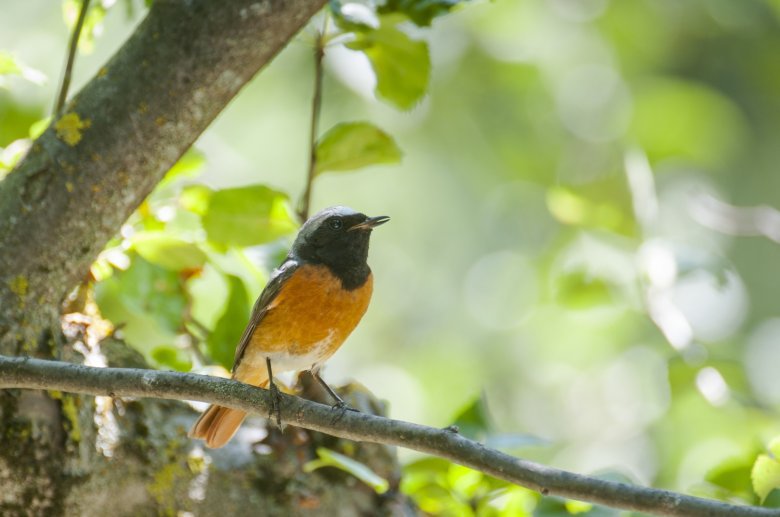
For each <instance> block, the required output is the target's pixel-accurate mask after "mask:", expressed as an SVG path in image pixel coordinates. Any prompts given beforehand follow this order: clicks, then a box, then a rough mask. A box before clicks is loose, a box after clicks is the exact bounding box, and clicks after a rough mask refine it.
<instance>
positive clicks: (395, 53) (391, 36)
mask: <svg viewBox="0 0 780 517" xmlns="http://www.w3.org/2000/svg"><path fill="white" fill-rule="evenodd" d="M355 36H356V38H355V40H354V41H352V42H350V43H348V44H347V47H348V48H351V49H352V50H360V51H362V52H363V53H364V54H365V55H366V56H367V57H368V59H369V61H370V62H371V67H372V68H373V69H374V73H375V74H376V81H377V84H376V94H377V96H378V97H380V98H382V99H384V100H386V101H387V102H389V103H391V104H393V105H395V106H396V107H398V108H400V109H404V110H406V109H411V108H412V107H414V106H415V104H417V103H418V102H419V101H420V99H422V98H423V96H424V95H425V92H426V91H427V89H428V80H429V77H430V73H431V59H430V56H429V54H428V44H427V43H426V42H424V41H416V40H413V39H411V38H410V37H409V36H407V35H406V33H404V32H402V31H400V30H398V29H397V28H395V27H393V26H391V25H389V24H383V25H382V26H380V27H379V28H378V29H370V30H364V31H358V32H356V33H355Z"/></svg>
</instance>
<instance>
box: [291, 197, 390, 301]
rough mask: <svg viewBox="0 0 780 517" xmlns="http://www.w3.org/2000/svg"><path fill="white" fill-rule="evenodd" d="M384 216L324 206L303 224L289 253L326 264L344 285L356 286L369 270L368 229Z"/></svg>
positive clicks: (381, 221) (349, 287)
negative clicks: (367, 261)
mask: <svg viewBox="0 0 780 517" xmlns="http://www.w3.org/2000/svg"><path fill="white" fill-rule="evenodd" d="M388 220H389V217H383V216H382V217H368V216H366V215H365V214H361V213H360V212H355V211H354V210H352V209H350V208H346V207H333V208H326V209H325V210H323V211H322V212H319V213H318V214H316V215H314V216H313V217H312V218H311V219H309V220H308V221H306V224H304V225H303V228H301V231H300V232H299V233H298V237H297V238H296V239H295V243H294V244H293V249H292V252H293V255H294V256H296V257H298V258H301V259H303V260H305V261H307V262H310V263H315V264H324V265H326V266H328V267H329V268H330V269H331V271H333V273H334V274H336V275H337V276H338V277H339V278H341V280H342V283H343V284H344V286H345V287H346V288H348V289H352V288H355V287H359V286H360V285H363V283H364V282H365V281H366V278H368V275H369V274H370V272H371V270H370V269H369V267H368V264H367V263H366V259H367V258H368V241H369V238H370V237H371V230H372V229H373V228H375V227H377V226H379V225H380V224H383V223H385V222H387V221H388Z"/></svg>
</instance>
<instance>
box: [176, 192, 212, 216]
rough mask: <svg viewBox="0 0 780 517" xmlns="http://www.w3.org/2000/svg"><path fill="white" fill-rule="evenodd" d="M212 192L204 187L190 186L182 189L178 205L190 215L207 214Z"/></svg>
mask: <svg viewBox="0 0 780 517" xmlns="http://www.w3.org/2000/svg"><path fill="white" fill-rule="evenodd" d="M212 193H213V191H212V190H211V189H210V188H208V187H206V186H204V185H190V186H188V187H185V188H184V189H182V191H181V194H180V195H179V205H181V206H182V207H183V208H185V209H186V210H189V211H190V212H192V213H195V214H198V215H203V214H205V213H206V212H208V209H209V200H210V199H211V194H212Z"/></svg>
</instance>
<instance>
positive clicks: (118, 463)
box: [0, 0, 403, 515]
mask: <svg viewBox="0 0 780 517" xmlns="http://www.w3.org/2000/svg"><path fill="white" fill-rule="evenodd" d="M324 2H325V0H265V1H258V0H232V1H230V2H214V1H211V0H190V1H186V2H185V1H181V0H156V1H155V2H154V4H153V6H152V8H151V9H150V11H149V14H148V16H147V17H146V19H145V20H144V21H143V22H142V23H141V24H140V25H139V27H138V28H137V30H136V31H135V33H134V34H133V35H132V37H131V38H130V39H129V40H128V41H127V42H126V43H125V44H124V45H123V46H122V48H121V49H120V50H119V51H118V52H117V54H116V55H115V56H114V57H113V58H112V59H111V60H110V61H109V62H108V63H107V64H106V65H105V66H104V67H102V68H101V69H100V71H99V72H98V73H97V75H96V76H95V77H94V78H93V79H92V80H91V81H90V82H89V83H88V84H87V85H86V86H85V87H84V89H83V90H82V91H81V92H79V93H78V94H77V95H76V96H75V97H74V98H73V99H72V100H71V101H70V102H69V103H68V104H66V106H65V107H64V109H63V110H62V113H60V114H59V116H58V117H55V119H54V120H53V122H52V124H51V126H50V127H49V128H48V129H47V130H46V132H45V133H44V134H43V135H42V136H41V137H40V138H38V139H37V140H36V141H35V142H34V144H33V146H32V149H31V150H30V152H29V153H28V155H27V156H26V157H25V158H24V159H23V161H22V162H21V163H20V164H19V165H18V167H17V168H16V169H15V170H14V171H13V172H11V173H10V174H9V175H8V176H7V177H6V178H5V179H4V180H3V181H0V354H4V355H19V354H24V355H37V356H42V357H61V358H63V359H65V360H68V359H69V358H71V359H74V358H76V357H80V356H79V355H78V354H75V353H74V352H73V351H72V349H71V347H70V346H68V345H66V344H63V342H64V339H63V337H62V332H61V324H60V311H61V305H62V302H63V300H64V299H65V297H66V295H67V294H68V292H69V291H70V290H71V289H72V288H73V287H74V286H75V285H77V284H78V283H79V282H80V281H81V280H82V279H84V278H85V276H86V274H87V272H88V268H89V265H90V264H91V262H92V261H93V260H94V259H95V257H96V256H97V254H98V253H99V252H100V250H101V249H103V247H104V246H105V244H106V242H107V241H108V240H109V239H110V238H111V237H112V236H113V235H115V234H116V233H117V232H118V230H119V228H120V226H121V224H122V223H123V222H124V221H125V220H126V219H127V217H128V216H129V215H130V214H131V213H132V212H133V210H135V209H136V208H137V207H138V205H139V204H140V203H141V202H142V201H143V199H144V198H145V197H146V196H147V195H148V194H149V193H150V192H151V190H152V189H153V188H154V186H155V185H156V184H157V183H158V182H159V181H160V179H161V178H162V176H163V174H164V173H165V172H166V171H167V170H168V169H169V168H170V167H171V165H173V164H174V163H175V162H176V161H177V160H178V158H179V157H180V156H181V155H182V154H183V153H184V152H185V151H186V150H187V148H189V146H190V145H191V144H192V142H193V141H194V140H195V139H196V138H197V137H198V135H200V133H201V132H202V131H203V130H204V129H205V128H206V127H207V126H208V125H209V123H210V122H211V121H212V120H213V119H214V117H216V115H217V114H218V113H219V112H220V111H221V110H222V109H223V108H224V107H225V106H226V105H227V103H228V102H229V101H230V100H231V99H232V98H233V97H234V96H235V95H236V94H237V93H238V91H239V90H240V89H241V87H242V86H243V85H244V84H246V82H247V81H249V80H250V79H251V78H252V77H253V76H254V75H255V73H256V72H257V71H258V70H259V69H260V68H262V67H263V66H264V65H265V64H266V63H268V62H269V61H270V60H271V59H272V58H273V57H274V56H275V55H276V54H277V53H278V52H279V50H280V49H282V48H283V47H284V45H285V44H286V43H287V42H288V41H289V40H290V39H291V38H292V37H293V36H294V35H295V34H296V33H297V32H298V31H299V30H300V28H301V27H302V26H303V25H304V24H305V23H306V22H307V21H308V20H309V18H310V17H311V16H312V15H313V14H314V13H316V12H317V11H318V10H319V9H320V8H321V7H322V5H323V4H324ZM111 404H112V403H111V401H110V399H106V400H101V401H100V404H98V405H97V407H96V403H95V399H94V398H91V397H77V396H72V395H67V394H60V393H56V392H48V393H46V392H19V391H17V390H5V391H0V486H2V490H1V491H0V492H1V493H0V514H2V515H41V514H46V515H49V514H69V515H106V514H115V515H125V514H141V513H143V514H147V513H148V514H170V515H175V514H176V513H177V512H179V511H193V512H196V513H198V514H200V515H216V514H232V513H238V512H239V511H240V510H244V511H246V510H250V511H251V510H252V509H255V510H256V509H257V508H258V507H259V508H263V509H264V510H265V513H268V514H279V515H297V514H307V513H312V514H323V513H324V514H333V515H357V514H359V513H361V512H362V513H368V514H375V513H376V511H377V509H381V510H382V511H394V510H393V508H395V510H397V511H403V510H402V503H399V502H398V501H400V500H398V501H397V500H396V499H395V498H394V497H392V496H391V497H384V498H380V497H379V496H377V495H376V494H375V493H374V492H373V491H372V490H371V489H369V488H367V487H365V486H363V485H361V484H360V483H359V482H357V480H356V479H355V478H352V477H350V476H348V475H346V474H343V473H339V472H338V471H335V472H334V471H333V469H321V470H317V471H315V472H313V473H311V474H306V475H304V474H302V472H301V470H300V468H301V464H302V462H305V461H306V460H307V459H310V458H311V457H313V450H314V449H313V448H314V447H315V446H316V445H317V444H319V443H324V442H323V441H325V442H327V441H328V440H331V442H327V443H328V444H329V446H337V445H338V444H337V443H335V441H334V439H332V438H330V439H329V438H325V437H323V436H321V435H319V436H315V435H310V434H308V433H307V434H301V433H300V432H299V431H296V430H290V431H287V433H291V434H290V436H293V437H295V438H296V439H297V440H298V441H299V442H300V443H299V444H298V445H295V446H286V447H288V448H287V449H286V451H287V452H285V453H284V454H283V455H282V456H279V455H278V454H277V455H270V456H269V455H267V454H266V455H263V454H257V453H256V452H252V448H251V447H249V446H248V445H246V443H244V444H243V445H242V444H241V443H239V442H236V444H235V445H233V446H231V447H228V448H226V449H224V450H221V451H217V452H213V453H212V452H203V451H200V452H197V451H199V449H197V446H195V447H196V449H193V444H192V442H191V441H189V440H188V439H187V438H186V433H185V431H186V428H187V426H188V425H189V424H190V423H191V421H192V419H193V418H194V413H193V411H192V410H190V409H189V408H187V407H186V406H185V405H183V404H175V403H170V402H161V401H120V402H118V403H117V407H116V408H114V410H112V408H111ZM118 409H121V411H118ZM112 418H113V419H116V423H115V424H116V425H115V424H112V422H111V421H112ZM96 422H97V423H96ZM101 433H102V434H101ZM106 433H108V434H106ZM112 433H113V434H115V436H112ZM116 433H118V434H116ZM273 435H274V434H273V433H272V436H273ZM280 443H287V442H286V441H284V440H283V441H282V442H280ZM101 444H102V445H101ZM106 444H113V445H111V447H110V448H109V449H107V448H106V447H108V445H106ZM96 445H97V446H98V447H99V448H100V450H98V448H96ZM193 450H195V451H196V452H193ZM280 450H281V449H280ZM109 451H110V452H111V455H110V456H108V455H107V454H108V452H109ZM360 451H362V452H360ZM277 452H279V451H277ZM282 452H284V451H282ZM358 452H359V453H361V454H364V456H365V458H366V461H367V462H368V463H370V464H372V466H374V468H375V469H377V470H378V471H380V472H381V473H383V474H385V475H387V476H389V477H390V478H391V479H393V478H395V479H397V478H398V472H397V463H396V462H395V458H394V454H393V453H392V452H391V451H389V450H388V449H385V448H383V447H380V446H373V445H372V446H360V447H359V448H358ZM285 454H286V455H285ZM399 504H400V505H401V506H398V505H399ZM258 505H261V506H258Z"/></svg>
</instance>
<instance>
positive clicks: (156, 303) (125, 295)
mask: <svg viewBox="0 0 780 517" xmlns="http://www.w3.org/2000/svg"><path fill="white" fill-rule="evenodd" d="M131 258H132V261H131V263H130V266H129V267H128V268H127V269H126V270H125V271H119V270H115V271H114V274H113V275H111V276H110V277H108V278H107V279H105V280H104V281H102V282H99V283H98V284H97V285H96V286H95V300H96V301H97V303H98V306H99V307H100V311H101V313H102V314H103V316H105V317H106V318H107V319H109V320H110V321H111V322H112V323H113V324H114V325H116V326H121V332H122V335H123V336H124V338H125V340H126V341H127V342H128V343H129V344H130V345H131V346H132V347H133V348H135V349H136V350H138V351H139V352H142V353H143V354H145V356H146V357H147V358H148V359H151V360H154V358H153V356H152V351H153V350H154V349H155V348H157V347H160V346H171V345H173V342H174V340H175V338H176V335H177V332H178V330H179V329H180V328H181V327H182V316H183V314H184V312H185V306H186V304H187V300H186V297H185V293H184V290H183V284H182V280H181V278H180V277H179V275H178V274H177V273H175V272H173V271H169V270H167V269H165V268H163V267H160V266H157V265H155V264H152V263H151V262H148V261H146V260H145V259H143V258H142V257H140V256H138V255H136V254H132V257H131Z"/></svg>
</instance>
